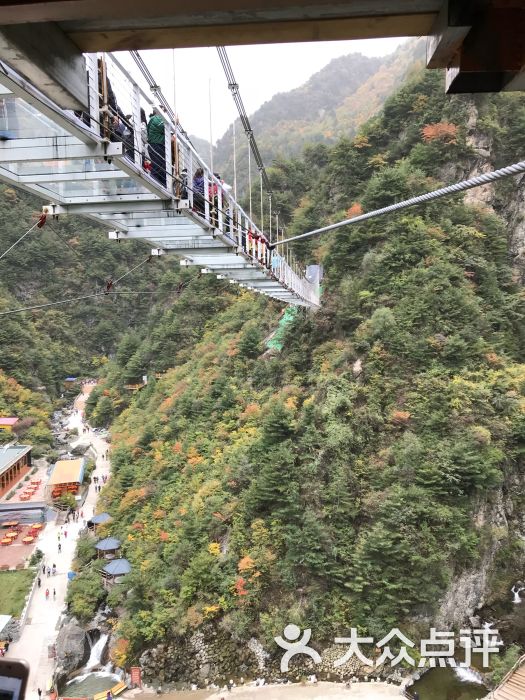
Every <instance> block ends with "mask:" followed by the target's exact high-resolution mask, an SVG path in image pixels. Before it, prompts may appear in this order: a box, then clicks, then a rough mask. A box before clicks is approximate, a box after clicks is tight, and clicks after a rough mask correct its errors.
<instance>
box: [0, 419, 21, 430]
mask: <svg viewBox="0 0 525 700" xmlns="http://www.w3.org/2000/svg"><path fill="white" fill-rule="evenodd" d="M17 423H18V418H15V417H14V416H0V433H3V432H4V433H11V432H12V431H13V428H14V426H15V425H16V424H17Z"/></svg>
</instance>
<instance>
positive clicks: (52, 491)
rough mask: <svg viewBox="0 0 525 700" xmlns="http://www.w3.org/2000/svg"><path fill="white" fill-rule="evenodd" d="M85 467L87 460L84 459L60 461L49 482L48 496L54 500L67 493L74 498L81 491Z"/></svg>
mask: <svg viewBox="0 0 525 700" xmlns="http://www.w3.org/2000/svg"><path fill="white" fill-rule="evenodd" d="M85 467H86V460H85V458H84V457H82V458H80V459H60V460H59V461H58V462H57V463H56V464H55V467H54V469H53V471H52V472H51V476H50V477H49V481H48V482H47V487H46V491H47V496H48V497H50V498H52V499H56V498H60V496H63V495H64V494H65V493H71V494H72V495H73V496H76V494H77V493H78V492H79V490H80V485H81V484H82V482H83V481H84V470H85Z"/></svg>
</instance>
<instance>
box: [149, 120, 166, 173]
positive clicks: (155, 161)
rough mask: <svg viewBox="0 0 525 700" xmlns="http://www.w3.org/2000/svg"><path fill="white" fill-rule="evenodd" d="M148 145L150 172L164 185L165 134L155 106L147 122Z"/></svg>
mask: <svg viewBox="0 0 525 700" xmlns="http://www.w3.org/2000/svg"><path fill="white" fill-rule="evenodd" d="M148 145H149V156H150V160H151V174H152V175H153V177H154V178H155V180H157V181H158V182H160V184H161V185H163V186H164V187H166V135H165V129H164V120H163V119H162V117H161V116H160V114H159V112H158V110H157V109H156V108H155V109H154V110H153V112H152V114H151V115H150V118H149V122H148Z"/></svg>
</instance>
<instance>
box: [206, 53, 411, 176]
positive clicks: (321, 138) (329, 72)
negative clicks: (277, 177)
mask: <svg viewBox="0 0 525 700" xmlns="http://www.w3.org/2000/svg"><path fill="white" fill-rule="evenodd" d="M423 55H424V41H423V40H413V41H409V42H407V43H406V44H404V45H403V46H401V47H400V48H399V49H398V50H397V51H395V52H394V53H393V54H392V55H390V56H388V57H386V58H367V57H365V56H362V55H361V54H349V55H348V56H341V57H340V58H336V59H334V60H333V61H331V62H330V63H329V64H328V65H327V66H325V67H324V68H323V69H322V70H320V71H319V72H318V73H316V74H315V75H313V76H312V77H311V78H310V79H309V80H308V81H307V82H306V83H305V84H304V85H302V86H301V87H299V88H297V89H295V90H291V91H289V92H285V93H279V94H277V95H275V96H274V97H272V99H271V100H268V102H265V103H264V104H263V105H262V106H261V107H260V108H259V109H258V110H257V111H256V112H255V113H254V114H253V115H251V116H250V122H251V125H252V128H253V131H254V134H255V138H256V140H257V144H258V146H259V149H260V151H261V155H262V158H263V161H264V163H265V164H266V165H267V166H269V165H271V163H272V161H273V160H274V159H275V158H277V157H285V158H286V157H291V156H295V155H297V154H299V153H300V152H301V151H302V149H303V147H304V146H305V145H307V144H314V143H326V144H333V143H335V142H336V141H337V140H338V139H339V138H341V137H343V136H347V137H352V136H353V135H354V134H355V133H356V131H357V129H358V128H359V127H360V126H361V125H362V124H363V123H364V122H365V121H366V120H367V119H368V118H369V117H371V116H373V115H374V114H376V113H377V112H378V111H379V110H380V109H381V107H382V105H383V103H384V101H385V100H386V99H387V97H389V96H390V95H391V94H392V93H393V92H394V91H395V90H396V89H397V88H398V87H399V86H400V85H401V84H402V82H403V80H405V78H406V77H407V75H409V74H410V72H412V71H415V70H417V69H418V68H421V66H422V59H423ZM241 94H242V85H241ZM235 128H236V143H237V148H236V150H237V173H238V182H239V184H240V185H242V187H245V186H246V185H245V183H246V182H247V172H248V151H247V140H246V137H245V136H244V132H243V130H242V126H241V122H240V120H237V121H236V123H235ZM204 152H205V153H208V152H209V146H208V147H207V149H206V150H205V151H204ZM214 162H215V163H216V164H217V168H216V169H217V170H219V171H220V172H221V174H222V175H223V177H224V178H225V179H226V180H228V181H229V182H232V179H233V125H232V126H231V127H230V128H229V129H228V131H227V132H226V133H225V134H224V136H223V137H222V138H221V139H220V140H219V141H218V142H217V145H216V148H215V154H214ZM252 167H254V166H253V165H252ZM253 174H256V169H255V167H254V169H253V173H252V175H253ZM253 176H254V177H255V176H256V175H253Z"/></svg>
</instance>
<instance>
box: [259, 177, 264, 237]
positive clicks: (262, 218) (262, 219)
mask: <svg viewBox="0 0 525 700" xmlns="http://www.w3.org/2000/svg"><path fill="white" fill-rule="evenodd" d="M259 180H260V185H261V231H264V211H263V179H262V173H261V172H260V171H259Z"/></svg>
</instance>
